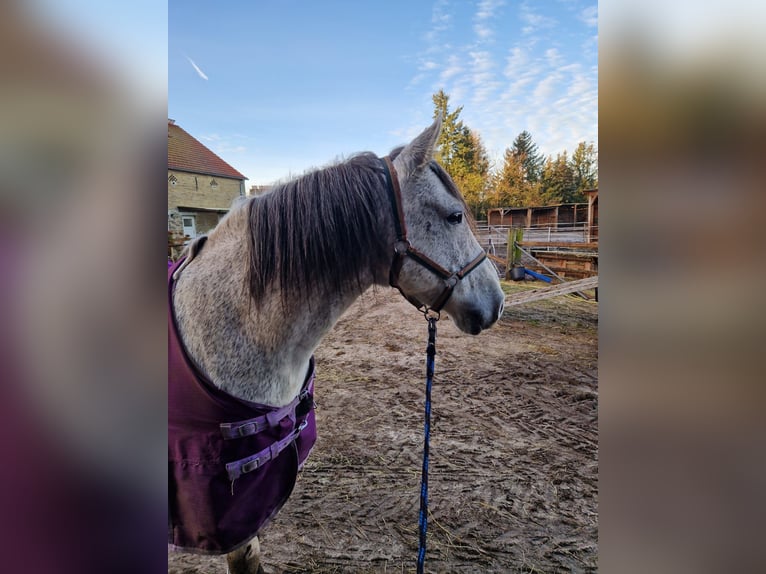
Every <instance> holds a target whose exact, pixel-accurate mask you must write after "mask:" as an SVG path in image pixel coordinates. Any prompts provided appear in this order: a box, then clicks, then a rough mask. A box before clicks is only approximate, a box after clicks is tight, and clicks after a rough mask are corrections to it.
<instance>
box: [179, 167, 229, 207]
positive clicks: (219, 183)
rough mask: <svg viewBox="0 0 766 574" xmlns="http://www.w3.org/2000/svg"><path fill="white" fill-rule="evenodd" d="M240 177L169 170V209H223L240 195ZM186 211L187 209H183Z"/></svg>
mask: <svg viewBox="0 0 766 574" xmlns="http://www.w3.org/2000/svg"><path fill="white" fill-rule="evenodd" d="M241 183H242V182H241V181H240V180H239V179H230V178H228V177H219V176H211V175H201V174H194V173H186V172H183V171H174V170H170V169H169V170H168V210H169V211H170V210H173V209H178V208H179V207H186V208H192V209H193V208H203V209H222V210H226V211H228V209H229V208H230V207H231V202H232V201H234V199H235V198H237V197H239V196H240V190H241V188H242V185H241ZM182 211H185V210H182Z"/></svg>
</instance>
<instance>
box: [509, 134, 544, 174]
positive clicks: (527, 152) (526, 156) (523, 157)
mask: <svg viewBox="0 0 766 574" xmlns="http://www.w3.org/2000/svg"><path fill="white" fill-rule="evenodd" d="M511 150H512V152H513V153H514V154H515V155H516V157H517V158H518V159H519V161H521V163H522V164H523V166H524V177H525V178H526V180H527V181H531V182H535V181H539V180H540V175H541V173H542V167H543V161H544V158H543V156H542V155H541V154H540V153H539V152H538V150H537V144H536V143H535V142H534V141H532V134H530V133H529V132H528V131H527V130H524V131H523V132H521V133H520V134H519V135H518V136H516V139H515V140H513V145H512V146H511Z"/></svg>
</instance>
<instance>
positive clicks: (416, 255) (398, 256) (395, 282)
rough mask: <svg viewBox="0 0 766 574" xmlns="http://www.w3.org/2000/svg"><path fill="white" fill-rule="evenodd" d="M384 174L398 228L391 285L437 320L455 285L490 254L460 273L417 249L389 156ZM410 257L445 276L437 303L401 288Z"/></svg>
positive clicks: (390, 277)
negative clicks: (400, 280)
mask: <svg viewBox="0 0 766 574" xmlns="http://www.w3.org/2000/svg"><path fill="white" fill-rule="evenodd" d="M382 161H383V167H384V173H385V176H386V184H387V187H388V189H389V191H390V197H391V207H392V208H393V212H394V226H395V228H396V241H395V242H394V260H393V261H392V263H391V270H390V271H389V274H388V283H389V285H391V287H395V288H396V289H398V290H399V292H400V293H401V294H402V296H404V298H405V299H407V301H409V302H410V303H412V304H413V305H414V306H415V307H417V308H418V309H420V310H421V311H423V313H424V314H425V315H426V317H428V316H429V314H430V313H433V314H435V315H436V316H437V317H438V315H439V312H440V311H441V310H442V308H443V307H444V305H446V304H447V301H449V298H450V297H451V296H452V292H453V291H454V290H455V286H456V285H457V284H458V281H460V280H462V279H463V278H464V277H466V276H467V275H468V274H469V273H470V272H471V271H473V270H474V269H476V268H477V267H478V266H479V265H480V264H481V263H482V261H484V259H486V258H487V254H486V253H484V251H482V252H481V253H480V254H479V255H477V256H476V257H475V258H474V259H473V260H472V261H471V262H469V263H468V264H467V265H465V266H464V267H463V268H462V269H460V270H459V271H455V272H454V273H453V272H452V271H449V270H447V269H445V268H444V267H442V266H441V265H439V264H438V263H437V262H436V261H434V260H433V259H431V258H430V257H428V256H427V255H426V254H425V253H423V252H422V251H420V250H418V249H417V248H415V247H413V245H412V243H410V241H409V239H407V224H406V222H405V220H404V208H403V205H402V190H401V187H400V186H399V178H398V177H397V174H396V168H394V163H393V162H392V161H391V158H390V157H388V156H386V157H384V158H383V160H382ZM406 257H409V258H411V259H413V260H415V261H416V262H417V263H419V264H420V265H422V266H423V267H425V268H426V269H428V270H429V271H431V272H432V273H434V274H435V275H438V276H439V277H441V279H442V280H443V281H444V290H443V291H442V292H441V294H440V295H439V297H437V299H436V301H435V302H434V303H433V304H432V305H430V306H428V305H426V304H424V303H422V302H420V301H419V300H418V299H417V298H415V297H413V296H410V295H408V294H407V293H405V292H404V290H403V289H402V287H401V285H399V273H401V270H402V266H403V265H404V259H405V258H406Z"/></svg>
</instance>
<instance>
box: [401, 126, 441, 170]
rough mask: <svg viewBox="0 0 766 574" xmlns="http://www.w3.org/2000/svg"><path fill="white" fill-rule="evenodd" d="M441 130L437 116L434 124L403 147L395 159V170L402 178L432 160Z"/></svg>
mask: <svg viewBox="0 0 766 574" xmlns="http://www.w3.org/2000/svg"><path fill="white" fill-rule="evenodd" d="M441 130H442V117H441V114H439V115H437V116H436V119H435V120H434V123H432V124H431V125H430V126H429V127H427V128H426V129H425V130H423V132H422V133H421V134H420V135H419V136H418V137H416V138H415V139H414V140H412V141H411V142H410V143H408V144H407V145H406V146H405V147H404V149H403V150H402V153H400V154H399V155H398V156H397V158H396V164H397V169H399V170H400V172H401V175H402V176H403V177H409V176H410V175H412V174H413V173H415V171H417V170H418V169H420V168H422V167H424V166H426V165H428V162H430V161H431V160H432V159H433V157H434V150H435V149H436V142H437V141H438V140H439V134H440V133H441Z"/></svg>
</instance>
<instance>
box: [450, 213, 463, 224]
mask: <svg viewBox="0 0 766 574" xmlns="http://www.w3.org/2000/svg"><path fill="white" fill-rule="evenodd" d="M447 221H449V222H450V223H451V224H452V225H457V224H458V223H462V221H463V213H462V212H461V211H458V212H457V213H453V214H452V215H450V216H449V217H447Z"/></svg>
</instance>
